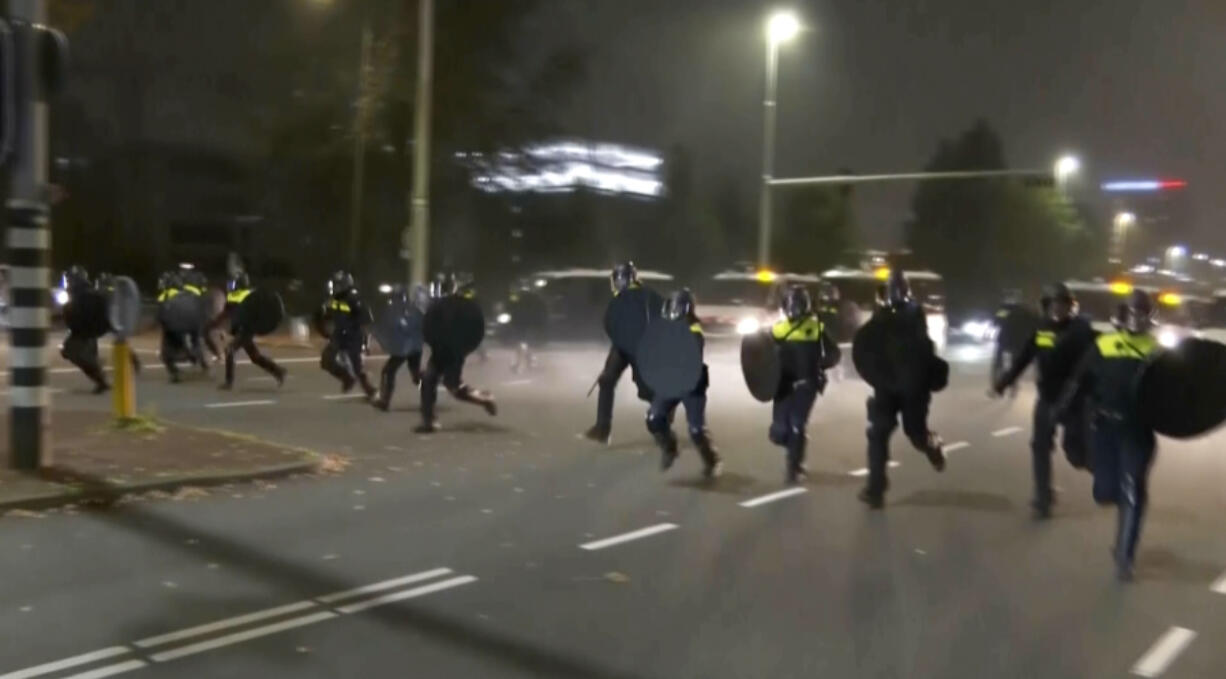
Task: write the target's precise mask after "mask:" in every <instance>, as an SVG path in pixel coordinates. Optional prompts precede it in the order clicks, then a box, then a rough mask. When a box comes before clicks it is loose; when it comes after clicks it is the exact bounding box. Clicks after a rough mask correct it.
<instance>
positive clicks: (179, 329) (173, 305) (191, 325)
mask: <svg viewBox="0 0 1226 679" xmlns="http://www.w3.org/2000/svg"><path fill="white" fill-rule="evenodd" d="M208 320H209V309H208V300H206V299H205V298H203V297H201V296H200V295H197V294H195V293H191V292H180V293H179V294H177V295H175V296H174V297H171V298H170V299H167V300H165V301H163V302H162V303H161V304H159V305H158V323H160V324H161V325H162V327H163V328H165V329H166V330H167V331H168V332H174V333H185V332H198V331H199V330H200V329H201V328H203V327H204V325H205V323H207V322H208Z"/></svg>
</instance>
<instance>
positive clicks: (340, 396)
mask: <svg viewBox="0 0 1226 679" xmlns="http://www.w3.org/2000/svg"><path fill="white" fill-rule="evenodd" d="M320 398H322V399H323V400H325V401H344V400H347V399H351V398H366V394H324V395H323V396H320Z"/></svg>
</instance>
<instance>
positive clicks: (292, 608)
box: [135, 601, 315, 648]
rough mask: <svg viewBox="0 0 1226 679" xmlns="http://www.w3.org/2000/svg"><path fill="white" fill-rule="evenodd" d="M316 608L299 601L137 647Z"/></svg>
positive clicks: (143, 642)
mask: <svg viewBox="0 0 1226 679" xmlns="http://www.w3.org/2000/svg"><path fill="white" fill-rule="evenodd" d="M314 606H315V602H314V601H299V602H297V603H292V604H286V605H284V606H277V607H276V608H266V609H264V610H262V611H256V612H254V613H247V614H246V615H237V616H234V617H233V618H224V619H222V620H216V621H214V622H210V623H205V624H203V625H197V626H195V627H188V628H186V629H181V630H178V631H176V632H168V633H166V634H161V635H158V636H156V637H149V638H148V639H141V640H140V641H137V642H136V643H135V645H136V646H138V647H140V648H150V647H153V646H161V645H163V644H168V643H170V642H172V641H182V640H183V639H190V638H192V637H198V636H202V635H205V634H210V633H212V632H216V631H218V630H223V629H226V628H227V627H238V626H239V625H246V624H247V623H249V622H255V621H257V620H264V619H266V618H275V617H277V616H278V615H285V614H286V613H297V612H298V611H301V610H304V609H307V608H313V607H314Z"/></svg>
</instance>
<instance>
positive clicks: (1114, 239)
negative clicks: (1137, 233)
mask: <svg viewBox="0 0 1226 679" xmlns="http://www.w3.org/2000/svg"><path fill="white" fill-rule="evenodd" d="M1136 223H1137V216H1136V215H1135V214H1133V213H1131V212H1117V213H1115V219H1113V220H1112V225H1113V226H1114V227H1115V228H1113V229H1112V230H1111V259H1110V260H1109V261H1110V262H1112V263H1117V264H1118V263H1120V262H1123V261H1124V237H1125V235H1126V233H1127V231H1128V229H1129V228H1130V227H1131V226H1133V225H1134V224H1136Z"/></svg>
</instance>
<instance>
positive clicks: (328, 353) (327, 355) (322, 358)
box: [319, 339, 365, 382]
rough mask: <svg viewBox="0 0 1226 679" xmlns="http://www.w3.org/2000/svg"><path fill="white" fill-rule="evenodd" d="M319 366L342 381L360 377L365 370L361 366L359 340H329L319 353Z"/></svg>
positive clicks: (360, 345)
mask: <svg viewBox="0 0 1226 679" xmlns="http://www.w3.org/2000/svg"><path fill="white" fill-rule="evenodd" d="M342 357H343V358H344V360H342ZM319 367H321V368H323V369H324V370H325V371H327V372H328V373H329V374H331V375H332V376H333V377H335V378H336V379H338V380H340V381H342V382H352V381H353V380H354V379H355V378H358V379H362V378H363V377H364V372H365V371H364V370H363V368H362V342H361V340H356V339H354V340H346V339H333V340H330V341H329V342H328V343H327V344H326V345H324V350H323V352H322V353H321V354H320V355H319Z"/></svg>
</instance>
